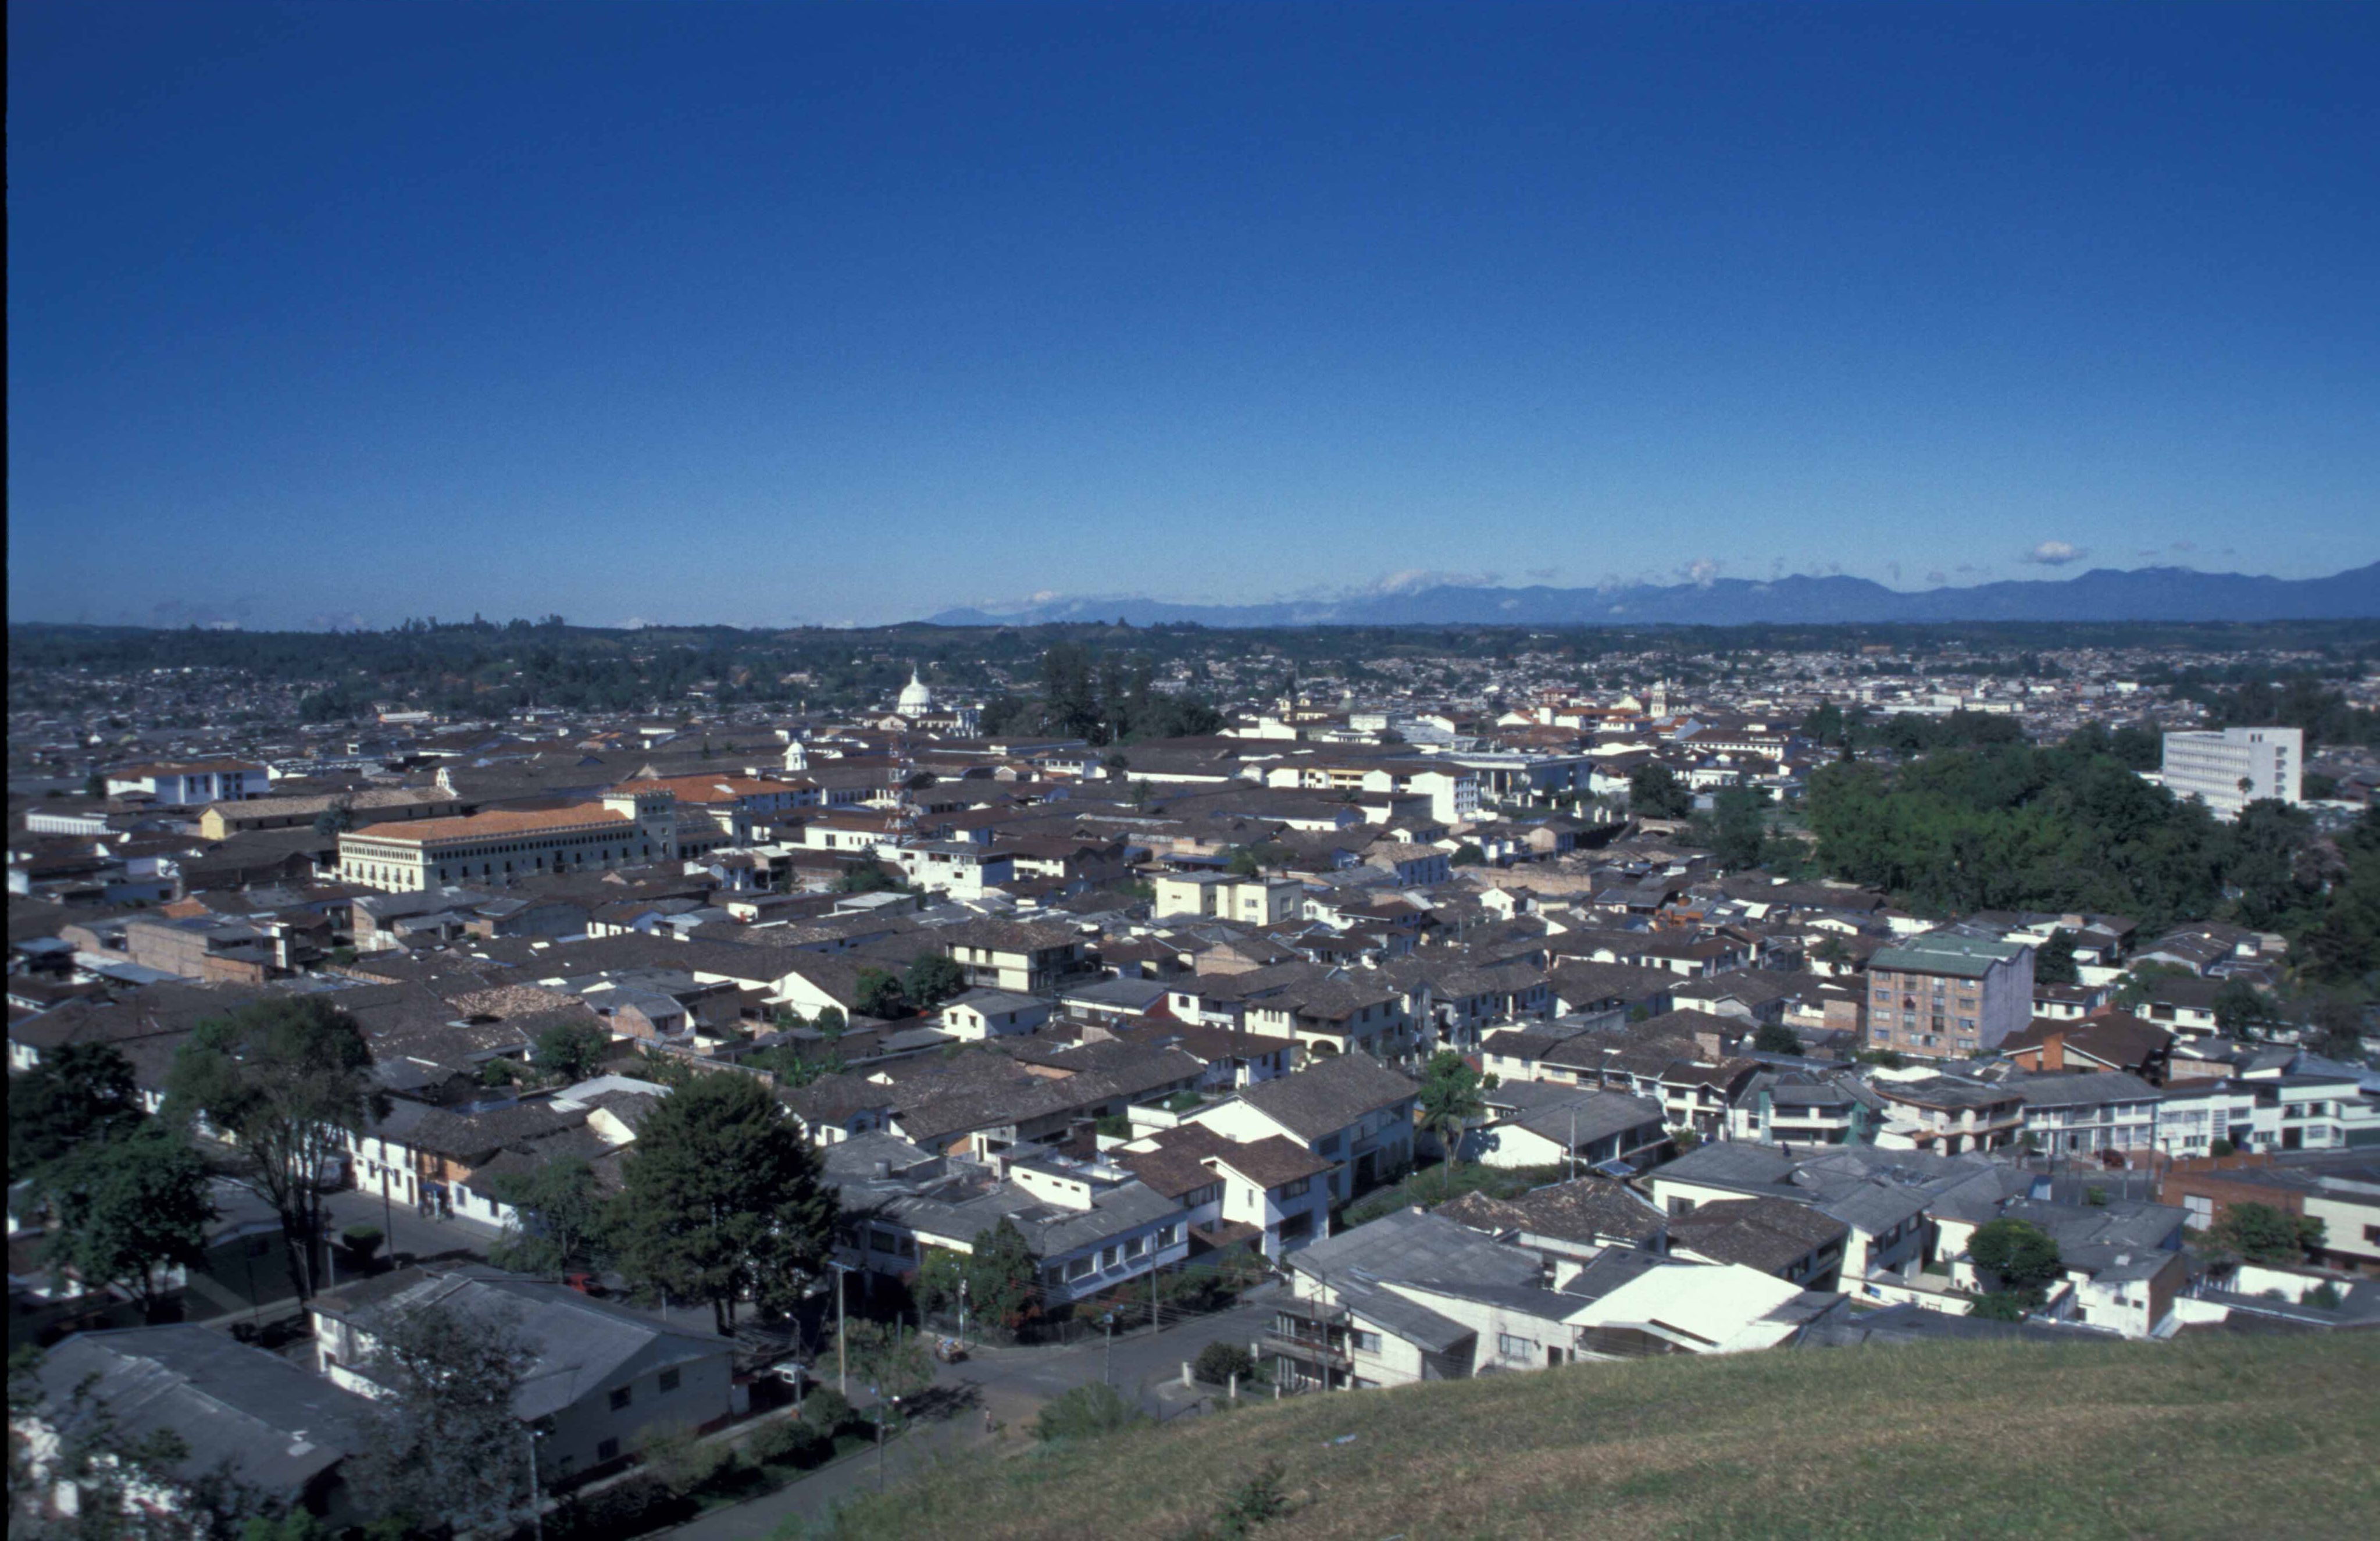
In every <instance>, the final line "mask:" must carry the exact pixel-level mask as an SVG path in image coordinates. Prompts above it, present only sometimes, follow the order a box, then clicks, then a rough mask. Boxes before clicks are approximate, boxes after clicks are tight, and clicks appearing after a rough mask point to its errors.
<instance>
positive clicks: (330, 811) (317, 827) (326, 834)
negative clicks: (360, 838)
mask: <svg viewBox="0 0 2380 1541" xmlns="http://www.w3.org/2000/svg"><path fill="white" fill-rule="evenodd" d="M355 827H356V810H355V808H354V807H353V806H352V805H350V804H347V803H334V804H332V805H331V806H330V807H326V808H324V809H323V810H322V812H320V813H318V814H316V815H315V816H314V832H315V833H316V834H317V835H320V836H321V837H322V839H324V840H335V839H337V838H338V837H339V836H340V835H343V834H345V833H346V832H347V831H349V830H352V829H354V828H355Z"/></svg>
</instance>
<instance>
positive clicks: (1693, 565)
mask: <svg viewBox="0 0 2380 1541" xmlns="http://www.w3.org/2000/svg"><path fill="white" fill-rule="evenodd" d="M1678 576H1681V577H1682V578H1685V579H1686V580H1687V581H1689V582H1691V583H1692V584H1693V585H1694V587H1695V588H1709V587H1710V586H1711V584H1712V583H1713V582H1714V581H1715V580H1717V578H1718V563H1716V562H1714V561H1712V560H1711V559H1710V558H1709V557H1707V556H1699V557H1696V558H1695V559H1694V561H1692V562H1689V563H1687V564H1685V565H1684V566H1683V567H1681V568H1679V569H1678Z"/></svg>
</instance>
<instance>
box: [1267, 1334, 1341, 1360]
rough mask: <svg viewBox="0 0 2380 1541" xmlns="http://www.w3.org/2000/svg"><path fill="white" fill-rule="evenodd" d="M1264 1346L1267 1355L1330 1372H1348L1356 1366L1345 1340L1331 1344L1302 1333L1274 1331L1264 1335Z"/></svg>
mask: <svg viewBox="0 0 2380 1541" xmlns="http://www.w3.org/2000/svg"><path fill="white" fill-rule="evenodd" d="M1263 1345H1264V1350H1265V1352H1266V1353H1269V1354H1273V1355H1277V1356H1279V1357H1281V1358H1283V1359H1292V1360H1295V1361H1296V1362H1297V1363H1299V1364H1301V1365H1316V1366H1318V1367H1319V1368H1322V1369H1330V1370H1346V1369H1350V1368H1353V1367H1354V1360H1353V1359H1352V1358H1350V1357H1348V1353H1347V1350H1346V1346H1345V1343H1344V1341H1343V1340H1342V1341H1341V1342H1338V1343H1330V1342H1325V1341H1321V1340H1319V1339H1317V1338H1309V1337H1306V1336H1305V1335H1304V1334H1302V1333H1295V1332H1282V1331H1280V1330H1278V1329H1273V1330H1269V1331H1267V1332H1266V1333H1265V1334H1264V1338H1263Z"/></svg>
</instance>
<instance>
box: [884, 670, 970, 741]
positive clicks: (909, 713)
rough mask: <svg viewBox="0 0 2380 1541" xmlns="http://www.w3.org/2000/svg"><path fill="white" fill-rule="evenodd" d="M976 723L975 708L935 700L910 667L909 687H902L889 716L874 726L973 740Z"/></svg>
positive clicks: (925, 684)
mask: <svg viewBox="0 0 2380 1541" xmlns="http://www.w3.org/2000/svg"><path fill="white" fill-rule="evenodd" d="M979 720H980V714H979V713H978V711H977V709H976V708H974V707H971V706H961V705H958V704H956V703H954V702H948V701H941V700H937V699H936V698H935V697H934V690H933V687H932V686H929V685H928V684H927V683H926V682H925V680H924V679H922V678H920V677H919V675H918V673H917V668H916V666H915V665H912V666H911V667H910V670H909V683H908V684H906V685H905V686H902V687H901V695H900V698H899V700H898V701H896V702H895V703H894V705H893V709H892V715H891V716H890V717H887V718H885V719H884V720H883V721H882V722H880V723H878V724H877V725H878V726H880V727H884V728H891V729H893V730H896V731H898V730H904V729H909V728H925V729H929V730H930V731H932V732H935V733H941V734H955V735H956V736H958V737H960V738H973V737H974V736H975V735H976V734H977V731H978V729H977V723H978V722H979Z"/></svg>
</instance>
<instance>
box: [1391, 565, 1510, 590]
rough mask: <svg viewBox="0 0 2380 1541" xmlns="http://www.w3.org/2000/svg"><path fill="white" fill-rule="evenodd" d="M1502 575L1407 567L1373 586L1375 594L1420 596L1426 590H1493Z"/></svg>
mask: <svg viewBox="0 0 2380 1541" xmlns="http://www.w3.org/2000/svg"><path fill="white" fill-rule="evenodd" d="M1503 576H1504V575H1503V574H1501V573H1448V572H1441V571H1439V569H1438V568H1435V567H1407V568H1404V569H1403V571H1400V572H1394V573H1390V575H1389V576H1386V577H1384V578H1381V579H1379V580H1378V582H1376V583H1374V584H1373V585H1372V588H1371V591H1372V592H1373V593H1375V594H1418V593H1420V592H1421V591H1422V590H1423V589H1425V588H1494V587H1495V586H1496V584H1497V583H1498V581H1499V580H1500V579H1501V578H1502V577H1503Z"/></svg>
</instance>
